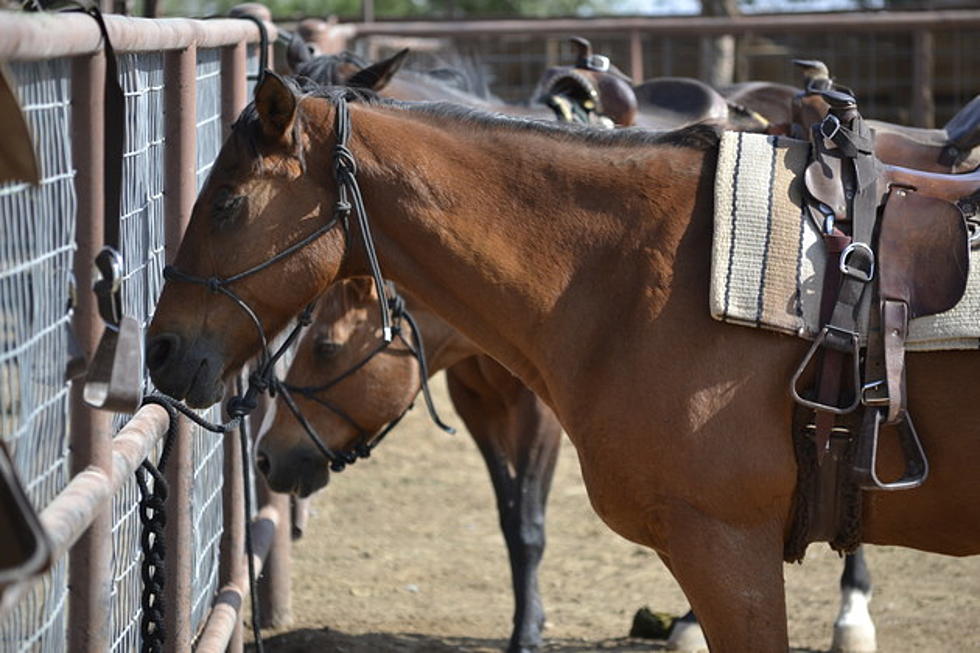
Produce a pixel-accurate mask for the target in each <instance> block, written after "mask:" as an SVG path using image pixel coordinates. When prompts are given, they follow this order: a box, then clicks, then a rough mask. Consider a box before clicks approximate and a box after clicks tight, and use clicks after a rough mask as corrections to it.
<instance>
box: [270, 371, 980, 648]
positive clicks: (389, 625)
mask: <svg viewBox="0 0 980 653" xmlns="http://www.w3.org/2000/svg"><path fill="white" fill-rule="evenodd" d="M433 391H434V394H435V396H436V401H437V402H438V405H439V406H440V410H441V411H442V413H443V415H444V417H446V418H448V419H449V420H450V422H451V423H452V424H454V425H455V426H457V427H458V428H460V433H459V434H458V435H456V436H448V435H445V434H443V433H442V432H440V431H439V430H438V429H436V428H435V427H434V426H432V425H431V423H430V422H429V421H428V419H427V417H426V415H425V412H424V411H423V410H421V409H419V408H416V409H415V410H414V411H413V412H412V414H410V415H409V416H408V417H406V419H405V421H404V423H403V425H402V426H400V427H399V428H398V429H397V431H396V432H395V433H393V434H392V436H391V437H390V438H389V439H388V441H387V442H385V443H384V445H382V446H381V447H379V449H378V450H377V452H376V454H375V456H374V457H373V458H372V459H370V460H365V461H361V462H358V463H357V465H356V466H354V467H352V468H351V469H349V470H347V471H345V472H344V473H343V474H339V475H335V476H334V477H333V479H332V481H331V484H330V485H329V486H328V487H327V488H326V489H325V490H323V491H321V492H320V493H319V494H318V495H317V496H316V497H315V498H314V500H313V502H312V511H313V513H312V514H311V518H310V522H309V527H308V530H307V532H306V534H305V536H304V537H303V538H302V539H301V540H299V541H297V542H296V543H295V545H294V552H293V555H294V560H293V562H294V566H293V574H292V583H293V603H292V608H293V614H294V621H293V624H292V625H291V626H290V627H289V628H286V629H282V630H279V631H265V638H266V650H267V651H269V652H270V653H285V652H294V651H295V652H299V651H324V652H327V651H336V652H344V653H369V652H372V653H373V652H378V653H395V652H398V653H404V652H409V651H412V652H416V651H418V652H422V651H434V652H436V653H441V652H448V651H465V652H468V653H476V652H484V651H499V650H501V649H502V648H503V647H504V646H505V645H506V643H507V637H508V636H509V634H510V623H511V611H512V594H511V589H510V573H509V567H508V563H507V557H506V551H505V547H504V543H503V538H502V536H501V535H500V531H499V529H498V527H497V511H496V507H495V503H494V498H493V492H492V489H491V487H490V481H489V478H488V477H487V474H486V471H485V469H484V466H483V461H482V459H481V457H480V455H479V453H478V451H477V450H476V447H475V445H474V444H473V442H472V440H470V439H469V437H468V435H467V434H466V432H465V431H464V430H462V422H461V420H459V418H458V417H456V415H455V414H454V413H453V412H452V408H451V404H450V403H449V400H448V396H447V394H446V391H445V384H444V382H443V380H442V377H441V376H440V377H439V378H438V379H437V381H436V382H435V383H434V384H433ZM547 523H548V546H547V550H546V552H545V557H544V562H543V563H542V567H541V576H540V578H541V591H542V595H543V600H544V604H545V609H546V611H547V629H546V630H545V638H546V644H547V645H546V647H545V650H546V651H553V652H558V651H560V652H562V653H572V652H575V653H578V652H585V651H649V650H661V649H662V648H663V644H664V643H663V642H656V641H649V640H647V641H644V640H637V639H632V640H631V639H628V638H626V635H627V633H628V632H629V628H630V623H631V620H632V617H633V614H634V613H635V612H636V610H637V609H638V608H640V607H641V606H645V605H646V606H649V607H650V608H651V609H653V610H655V611H663V612H671V613H675V614H681V613H683V612H684V611H686V609H687V604H686V602H685V600H684V596H683V594H682V593H681V591H680V589H679V587H678V586H677V584H676V583H675V582H674V581H673V579H672V578H671V577H670V575H669V574H668V572H667V570H666V569H665V568H664V566H663V565H662V564H661V563H660V562H659V560H658V559H657V558H656V557H655V556H654V555H653V554H652V553H651V552H649V551H648V550H646V549H643V548H641V547H639V546H637V545H635V544H632V543H630V542H627V541H626V540H624V539H622V538H620V537H619V536H617V535H615V534H614V533H613V532H612V531H610V530H609V529H608V528H607V527H606V526H605V525H604V524H602V523H601V522H600V521H599V519H598V518H597V517H596V516H595V514H594V513H593V512H592V509H591V508H590V506H589V502H588V498H587V496H586V493H585V488H584V486H583V485H582V480H581V477H580V475H579V467H578V460H577V457H576V454H575V449H574V447H573V446H572V445H571V443H569V442H568V441H567V440H566V441H565V442H564V443H563V448H562V452H561V457H560V460H559V463H558V470H557V472H556V476H555V483H554V487H553V489H552V493H551V501H550V505H549V507H548V520H547ZM868 561H869V566H870V568H871V573H872V577H873V581H874V584H875V590H874V591H875V594H874V600H873V602H872V606H871V611H872V615H873V617H874V619H875V622H876V624H877V627H878V643H879V650H881V651H883V652H887V653H905V652H908V653H911V652H933V651H935V652H960V651H980V557H975V558H968V559H958V558H951V557H946V556H939V555H933V554H925V553H920V552H917V551H911V550H905V549H897V548H888V547H869V550H868ZM842 564H843V563H842V561H841V560H840V559H839V558H838V557H837V555H836V554H835V553H833V552H832V551H830V550H829V549H828V548H827V547H826V546H817V545H814V546H812V547H811V548H810V551H809V554H808V556H807V559H806V562H805V563H804V564H803V565H791V566H790V565H787V567H786V589H787V602H788V610H789V634H790V642H791V645H792V647H793V648H794V650H800V651H823V650H827V649H828V648H829V646H830V639H831V632H832V623H833V620H834V617H835V615H836V612H837V605H838V590H837V580H838V576H839V574H840V571H841V568H842Z"/></svg>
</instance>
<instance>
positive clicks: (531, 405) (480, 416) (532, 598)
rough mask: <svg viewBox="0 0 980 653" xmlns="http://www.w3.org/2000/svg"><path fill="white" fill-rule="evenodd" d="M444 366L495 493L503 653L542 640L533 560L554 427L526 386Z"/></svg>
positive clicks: (540, 543) (554, 449) (556, 434)
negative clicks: (505, 565) (505, 630)
mask: <svg viewBox="0 0 980 653" xmlns="http://www.w3.org/2000/svg"><path fill="white" fill-rule="evenodd" d="M457 368H462V366H460V365H457V366H454V367H452V368H450V369H449V370H447V382H448V385H449V391H450V396H451V397H452V398H453V403H454V405H455V406H456V410H457V412H458V413H459V415H460V417H461V418H463V421H464V422H466V425H467V428H468V429H469V431H470V433H471V435H472V436H473V439H474V440H475V441H476V444H477V446H478V448H479V449H480V453H481V454H483V459H484V461H485V462H486V465H487V470H488V471H489V473H490V480H491V481H492V483H493V489H494V493H495V494H496V497H497V509H498V511H499V514H500V528H501V531H502V532H503V535H504V541H505V542H506V544H507V553H508V556H509V559H510V568H511V581H512V584H513V589H514V618H513V624H514V626H513V631H512V633H511V637H510V641H509V644H508V647H507V650H508V652H509V653H524V652H529V651H533V650H535V649H537V648H538V647H539V646H540V645H541V631H542V629H543V627H544V607H543V604H542V602H541V596H540V593H539V590H538V566H539V565H540V563H541V558H542V556H543V555H544V546H545V523H544V516H545V506H546V504H547V500H548V491H549V489H550V487H551V480H552V476H553V474H554V469H555V463H556V461H557V458H558V446H559V442H560V438H561V427H560V426H559V424H558V421H557V419H555V417H554V415H553V414H552V413H551V411H550V410H548V409H547V408H545V407H544V405H543V404H542V403H541V402H540V400H539V399H538V398H537V397H536V396H535V395H534V394H533V393H531V392H530V390H527V388H523V386H522V387H521V388H518V389H514V388H510V391H508V392H504V393H500V392H497V390H501V388H490V387H487V386H486V385H484V383H485V382H487V381H493V380H494V377H490V379H487V378H486V377H484V378H482V379H474V378H473V376H472V373H473V372H474V371H475V369H476V368H469V369H457Z"/></svg>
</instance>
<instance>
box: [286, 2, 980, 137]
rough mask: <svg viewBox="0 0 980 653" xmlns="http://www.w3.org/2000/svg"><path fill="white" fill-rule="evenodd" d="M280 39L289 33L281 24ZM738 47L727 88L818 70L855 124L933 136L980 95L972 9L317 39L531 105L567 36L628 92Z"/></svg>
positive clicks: (386, 24) (559, 60) (452, 24)
mask: <svg viewBox="0 0 980 653" xmlns="http://www.w3.org/2000/svg"><path fill="white" fill-rule="evenodd" d="M283 26H284V27H287V28H288V27H290V25H288V24H286V23H283ZM718 34H732V35H735V36H736V38H737V41H736V43H737V46H736V63H735V81H736V82H740V81H750V80H765V81H771V82H781V83H784V84H791V85H794V86H799V84H800V76H799V74H798V72H797V71H796V70H794V68H793V66H792V65H791V64H790V59H791V58H794V57H797V58H807V59H822V60H823V61H825V62H826V63H827V64H828V66H829V67H830V70H831V73H832V74H833V75H834V77H835V78H836V79H837V80H838V81H840V82H841V83H843V84H846V85H848V86H851V87H852V88H854V90H855V91H856V92H857V94H858V101H859V103H860V106H861V109H862V113H864V115H866V116H868V117H871V118H877V119H881V120H888V121H892V122H899V123H903V124H913V125H917V126H922V127H932V126H934V125H942V124H944V123H945V122H946V121H947V120H948V119H949V118H951V117H952V116H953V114H954V113H956V111H957V110H959V109H960V108H961V107H962V106H963V105H964V104H965V103H966V102H968V101H969V100H970V99H972V98H973V96H974V95H976V94H977V93H978V92H980V65H978V62H980V9H966V10H947V11H920V12H876V13H838V14H833V13H823V14H781V15H766V16H762V15H757V16H739V17H736V18H709V17H701V16H692V17H677V18H674V17H671V18H664V17H649V18H646V17H644V18H640V17H637V18H595V19H573V18H569V19H540V20H528V19H522V20H459V21H377V22H359V23H341V24H336V25H332V26H330V27H329V28H328V29H326V30H323V31H322V32H320V33H319V37H320V38H321V39H322V41H323V42H324V43H325V45H326V48H327V51H335V50H336V49H337V48H338V44H339V47H344V44H345V43H346V47H348V48H350V49H353V50H356V51H357V52H359V53H360V54H362V55H366V56H368V57H370V58H375V57H378V56H387V55H389V54H393V53H394V51H395V50H396V49H399V48H401V47H405V46H409V47H412V48H413V50H414V51H415V53H416V57H417V58H418V59H420V60H421V61H422V62H423V63H424V62H425V61H426V60H427V59H428V60H429V61H430V62H431V63H432V64H433V65H439V64H440V62H448V63H453V62H455V61H456V60H457V57H458V56H459V55H463V56H464V57H468V58H471V59H472V60H473V61H475V62H477V63H478V64H480V65H482V66H484V67H485V69H486V71H487V72H488V73H489V78H490V88H491V90H492V91H493V92H494V93H495V94H496V95H498V96H499V97H500V98H501V99H503V100H506V101H508V102H522V101H527V100H529V99H531V95H532V92H533V91H534V89H535V86H536V84H537V82H538V80H539V78H540V75H541V73H542V72H543V71H544V70H545V69H546V68H547V67H548V66H553V65H558V64H569V63H571V62H572V55H571V51H570V49H569V48H568V46H567V45H566V40H567V38H568V37H569V36H573V35H578V36H584V37H586V38H588V39H590V40H591V41H592V44H593V46H594V49H595V51H596V52H597V53H601V54H605V55H607V56H609V57H610V58H611V60H612V62H613V63H615V64H616V65H618V66H619V67H620V68H621V69H622V70H623V71H624V72H626V73H627V74H629V75H630V76H631V77H633V79H634V80H635V81H637V82H639V81H642V80H644V79H649V78H652V77H665V76H683V77H701V75H700V72H701V71H699V64H700V55H699V48H700V39H701V37H703V36H707V35H718Z"/></svg>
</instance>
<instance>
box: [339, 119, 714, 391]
mask: <svg viewBox="0 0 980 653" xmlns="http://www.w3.org/2000/svg"><path fill="white" fill-rule="evenodd" d="M350 108H351V112H352V124H353V126H354V128H353V137H352V142H351V144H352V149H353V151H354V154H355V156H356V157H357V159H358V163H359V173H358V178H359V182H360V186H361V189H362V191H363V195H364V200H365V204H366V206H367V209H368V212H369V215H370V224H371V229H372V231H373V234H374V239H375V243H376V247H377V250H378V253H379V258H380V261H381V265H382V272H383V274H384V275H385V276H386V277H388V278H390V279H392V280H394V281H395V282H396V283H397V284H398V285H399V287H400V288H403V289H404V290H405V291H406V292H408V293H410V294H411V295H412V296H415V297H417V298H419V299H421V300H422V301H423V302H424V303H425V304H426V305H428V306H430V307H431V308H432V309H433V311H434V312H435V313H437V314H438V315H440V316H441V317H443V318H445V320H446V321H447V322H448V323H449V324H451V325H452V326H454V327H456V328H457V329H459V331H461V332H462V333H463V334H464V335H465V336H466V337H467V338H469V339H470V340H471V341H472V342H473V343H475V345H476V346H477V347H479V348H480V350H482V351H485V352H486V353H488V354H490V355H491V356H492V357H494V358H495V359H497V360H498V361H499V362H500V363H502V364H503V365H504V366H506V367H507V368H509V369H510V370H511V371H512V372H513V373H515V374H516V375H517V376H519V377H520V378H521V379H522V380H524V382H525V383H527V384H528V385H529V386H530V387H531V388H532V389H533V390H534V391H535V392H537V393H538V394H539V396H541V397H542V398H543V399H545V401H549V396H550V394H551V393H550V390H549V387H550V386H552V385H553V384H552V383H550V382H549V378H545V372H544V371H545V370H547V374H549V375H551V377H553V378H551V379H550V380H551V381H557V382H559V383H560V379H561V377H562V376H565V375H567V374H570V373H574V372H576V371H577V370H575V369H573V368H570V367H569V365H572V364H573V363H574V362H575V359H576V358H577V359H578V361H581V360H582V358H583V357H581V356H579V357H576V356H570V355H569V349H568V348H569V347H575V346H583V343H587V342H588V338H589V337H590V336H593V337H595V338H605V337H606V336H605V335H602V333H601V332H602V331H603V330H604V329H606V328H608V327H609V325H602V324H601V320H599V319H596V320H593V321H590V318H592V317H594V313H595V312H597V311H599V312H601V311H604V310H606V311H607V312H610V313H611V312H614V311H615V307H614V306H613V305H609V306H603V302H605V301H607V298H604V297H602V296H601V295H602V294H607V293H602V292H601V291H600V296H599V297H595V296H592V295H590V293H593V291H594V290H597V288H595V280H596V278H598V279H602V278H603V276H602V275H604V273H606V272H608V273H609V274H610V275H615V276H616V277H618V278H619V279H621V280H622V281H623V282H624V283H626V284H631V282H632V283H635V284H638V285H635V286H633V287H635V288H637V290H638V291H639V289H640V288H642V287H643V286H644V285H647V284H649V283H653V284H655V285H656V284H658V282H657V281H656V280H651V279H650V278H649V276H650V275H649V274H648V273H647V272H645V275H646V276H645V277H644V279H642V280H640V279H639V278H637V277H636V274H635V273H634V272H633V271H632V270H631V269H625V270H624V265H625V266H627V267H629V266H633V267H635V268H636V269H640V268H642V269H644V270H646V271H648V270H649V268H650V267H651V266H650V265H647V264H641V263H640V262H639V259H634V261H633V262H632V263H631V262H629V261H625V259H624V256H626V255H627V252H626V251H625V250H626V249H630V250H632V251H633V252H634V253H639V251H640V250H642V255H643V256H644V257H648V256H650V255H654V256H655V255H656V254H655V250H656V249H657V248H658V247H660V246H663V247H672V246H674V245H675V244H676V241H677V240H679V235H676V234H675V236H676V237H670V238H662V236H663V231H664V228H665V226H666V225H665V224H661V222H662V221H658V216H667V215H670V214H672V213H676V212H677V211H678V207H677V205H678V204H681V205H683V204H684V203H685V202H687V203H689V204H693V202H694V200H693V199H691V198H692V197H693V196H694V195H696V194H697V193H696V191H697V190H698V183H699V180H700V174H701V168H702V163H703V159H704V155H703V152H700V151H694V150H688V149H687V148H676V147H669V146H663V147H661V146H650V147H636V146H629V147H619V146H616V147H613V146H595V147H592V146H590V145H591V144H586V143H581V142H564V141H560V140H559V139H557V138H555V137H553V136H550V135H545V134H539V133H532V132H526V131H515V130H514V129H513V128H506V127H505V128H499V129H493V130H491V128H489V127H486V128H484V127H477V128H474V127H473V126H472V125H467V124H464V123H461V122H459V121H457V122H453V121H452V120H450V119H447V120H445V121H438V122H437V120H436V119H433V118H431V117H430V116H417V115H411V114H408V113H406V112H404V110H399V109H395V108H391V107H377V106H360V105H352V106H351V107H350ZM491 131H492V133H491ZM678 176H680V177H682V178H683V180H682V181H683V182H684V184H683V185H681V184H680V183H675V182H674V179H675V178H677V177H678ZM672 184H673V186H674V188H673V190H674V191H675V192H674V193H673V194H671V193H670V192H666V193H663V194H661V193H659V192H658V190H659V188H658V187H664V186H666V187H667V188H671V185H672ZM685 196H686V197H687V199H684V200H682V199H680V198H683V197H685ZM680 210H683V206H681V207H680ZM681 231H683V227H681ZM359 238H360V236H359V235H357V234H355V238H354V240H353V242H354V243H355V244H354V245H353V246H352V249H351V251H350V252H349V255H348V257H347V260H346V262H345V264H344V267H343V268H342V270H341V275H342V276H353V275H362V274H365V273H366V272H367V265H366V263H365V257H364V256H363V254H362V248H361V247H360V246H359V245H358V244H357V243H358V239H359ZM624 243H626V244H625V245H624ZM658 243H659V244H658ZM585 267H588V268H589V272H588V273H587V274H580V272H581V269H582V268H585ZM590 275H599V276H598V277H596V276H592V278H591V279H590ZM572 325H574V326H573V328H569V327H571V326H572ZM567 331H571V332H574V333H573V334H572V335H569V334H567V333H566V332H567ZM569 338H572V341H570V340H569ZM576 341H577V342H576ZM593 342H598V340H593ZM585 346H587V345H585ZM578 351H581V350H578Z"/></svg>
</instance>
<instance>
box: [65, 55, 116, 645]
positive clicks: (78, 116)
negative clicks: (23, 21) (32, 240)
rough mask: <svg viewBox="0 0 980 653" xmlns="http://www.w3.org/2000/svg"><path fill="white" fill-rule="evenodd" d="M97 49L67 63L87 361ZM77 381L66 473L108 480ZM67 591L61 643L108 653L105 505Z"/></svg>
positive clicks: (107, 460) (98, 197)
mask: <svg viewBox="0 0 980 653" xmlns="http://www.w3.org/2000/svg"><path fill="white" fill-rule="evenodd" d="M105 73H106V65H105V56H104V55H103V53H102V52H98V53H96V54H92V55H88V56H80V57H75V59H73V60H72V89H71V96H72V126H71V130H72V134H71V139H72V160H73V163H74V166H75V170H76V171H77V172H76V173H75V195H76V197H77V201H78V214H77V229H76V233H75V242H76V243H77V246H78V249H77V250H76V251H75V264H74V274H75V294H76V296H77V298H78V301H77V304H76V306H75V315H74V317H73V319H72V328H73V329H74V332H75V336H76V337H77V338H78V342H79V345H80V346H81V347H82V350H83V351H84V353H85V357H86V360H90V359H91V356H92V354H93V353H94V352H95V348H96V347H97V346H98V342H99V336H100V335H101V321H100V320H99V317H98V311H97V310H96V305H95V296H94V295H93V294H92V261H93V260H94V259H95V255H96V254H97V253H98V252H99V250H100V249H101V248H102V245H103V244H104V240H103V232H104V229H103V224H102V221H103V213H104V210H105V185H104V179H103V174H102V173H103V162H104V157H105V147H104V143H103V134H104V110H105V103H104V101H103V89H104V88H105ZM82 389H83V383H82V382H81V381H80V380H79V381H78V382H76V383H74V384H73V386H72V389H71V454H72V455H71V475H72V476H73V477H74V476H75V475H76V474H78V473H79V472H81V471H82V470H84V469H85V468H86V467H88V466H89V465H93V466H96V467H98V468H100V469H101V470H102V471H103V472H105V474H106V475H107V476H109V477H111V476H112V416H111V414H110V413H107V412H103V411H97V410H93V409H91V408H89V407H88V406H87V405H86V404H85V402H84V401H83V400H82ZM68 573H69V577H68V578H69V580H68V586H69V588H70V594H69V599H68V601H69V603H68V641H70V642H71V645H72V650H73V651H79V652H80V653H104V652H105V651H108V650H109V644H110V640H111V634H110V632H109V631H110V627H111V624H110V605H111V603H110V600H109V599H110V596H111V594H112V504H111V502H110V503H108V504H107V505H106V506H105V507H104V508H103V509H102V510H101V511H100V512H99V515H98V516H97V517H96V518H95V520H94V521H93V522H92V525H91V526H89V527H88V530H87V531H86V532H85V535H83V536H82V537H81V539H80V540H78V543H76V544H75V546H74V547H72V549H71V552H70V557H69V562H68Z"/></svg>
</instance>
